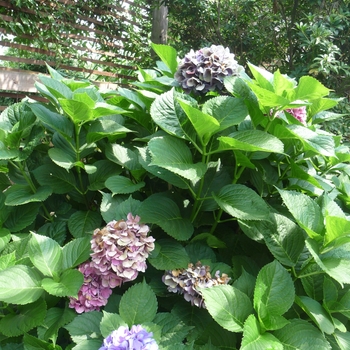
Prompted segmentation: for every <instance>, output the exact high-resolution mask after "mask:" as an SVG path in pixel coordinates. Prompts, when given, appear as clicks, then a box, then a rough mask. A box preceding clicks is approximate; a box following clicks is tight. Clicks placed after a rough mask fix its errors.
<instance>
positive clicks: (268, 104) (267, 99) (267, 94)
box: [247, 82, 290, 108]
mask: <svg viewBox="0 0 350 350" xmlns="http://www.w3.org/2000/svg"><path fill="white" fill-rule="evenodd" d="M247 84H248V85H249V87H250V88H251V89H252V91H253V92H254V93H255V95H256V97H257V98H258V101H259V103H260V104H261V105H262V107H264V108H272V107H279V106H286V105H288V104H289V102H290V101H289V99H287V98H285V97H282V96H279V95H277V94H276V93H274V92H272V91H269V90H266V89H264V88H261V87H260V86H257V85H255V84H254V83H249V82H248V83H247Z"/></svg>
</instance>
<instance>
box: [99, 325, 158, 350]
mask: <svg viewBox="0 0 350 350" xmlns="http://www.w3.org/2000/svg"><path fill="white" fill-rule="evenodd" d="M152 337H153V333H152V332H150V333H148V332H147V331H146V330H145V329H144V328H143V327H142V326H141V325H137V326H135V325H134V326H132V327H131V329H130V330H129V328H128V327H124V326H121V327H119V328H118V329H117V330H115V331H113V332H112V333H111V334H110V335H109V336H108V337H107V338H106V339H104V341H103V345H102V346H101V347H100V349H99V350H158V349H159V347H158V345H157V343H156V341H155V340H154V339H153V338H152Z"/></svg>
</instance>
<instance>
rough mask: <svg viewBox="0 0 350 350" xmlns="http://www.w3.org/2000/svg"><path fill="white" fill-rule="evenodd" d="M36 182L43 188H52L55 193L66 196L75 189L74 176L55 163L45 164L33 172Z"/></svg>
mask: <svg viewBox="0 0 350 350" xmlns="http://www.w3.org/2000/svg"><path fill="white" fill-rule="evenodd" d="M33 174H34V176H35V178H36V180H37V181H38V182H39V184H40V185H42V186H50V187H51V188H52V191H53V193H57V194H64V193H67V192H70V191H72V190H73V189H74V186H75V185H76V180H75V177H74V174H73V173H72V172H69V171H67V170H65V169H63V168H61V167H59V166H57V165H56V164H54V163H51V164H50V163H49V164H44V165H41V166H39V167H38V168H36V169H35V170H34V171H33Z"/></svg>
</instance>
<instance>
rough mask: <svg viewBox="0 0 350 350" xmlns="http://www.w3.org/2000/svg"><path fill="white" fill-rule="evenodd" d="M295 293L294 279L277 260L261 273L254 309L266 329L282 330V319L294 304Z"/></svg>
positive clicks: (256, 287)
mask: <svg viewBox="0 0 350 350" xmlns="http://www.w3.org/2000/svg"><path fill="white" fill-rule="evenodd" d="M294 297H295V291H294V283H293V280H292V277H291V276H290V274H289V273H288V272H287V270H286V269H285V268H284V267H283V266H282V265H281V264H280V263H279V262H277V261H276V260H274V261H273V262H271V263H269V264H267V265H265V266H264V267H263V268H262V269H261V270H260V272H259V274H258V277H257V279H256V285H255V290H254V308H255V310H256V311H257V312H258V316H259V320H260V322H262V323H263V325H264V327H265V329H272V330H273V329H278V328H282V327H283V326H284V325H285V324H286V323H285V321H284V320H283V318H281V317H280V316H282V315H283V314H284V313H285V312H287V311H288V310H289V309H290V307H291V306H292V304H293V302H294Z"/></svg>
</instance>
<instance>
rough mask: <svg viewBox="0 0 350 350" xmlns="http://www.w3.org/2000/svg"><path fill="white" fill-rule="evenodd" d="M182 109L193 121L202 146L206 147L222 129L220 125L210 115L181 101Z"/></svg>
mask: <svg viewBox="0 0 350 350" xmlns="http://www.w3.org/2000/svg"><path fill="white" fill-rule="evenodd" d="M179 103H180V106H181V108H182V109H183V110H184V111H185V113H186V115H187V117H188V119H189V120H190V121H191V123H192V125H193V127H194V129H195V130H196V132H197V135H198V136H199V139H200V141H201V144H202V145H203V146H206V145H207V144H208V142H209V141H210V138H211V137H212V136H213V135H214V134H215V133H216V132H217V131H219V129H220V123H219V122H218V121H217V120H216V119H215V118H213V117H211V116H210V115H208V114H206V113H203V112H202V111H200V110H199V109H197V108H194V107H192V106H190V105H189V104H188V103H186V102H184V101H181V100H179Z"/></svg>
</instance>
